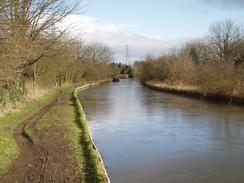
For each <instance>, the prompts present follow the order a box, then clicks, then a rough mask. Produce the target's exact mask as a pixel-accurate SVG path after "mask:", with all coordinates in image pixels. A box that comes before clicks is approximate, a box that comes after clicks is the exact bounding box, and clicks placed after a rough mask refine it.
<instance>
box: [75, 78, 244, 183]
mask: <svg viewBox="0 0 244 183" xmlns="http://www.w3.org/2000/svg"><path fill="white" fill-rule="evenodd" d="M79 96H80V99H81V102H82V105H83V107H84V109H85V112H86V115H87V118H88V120H89V126H90V128H91V131H92V134H93V137H94V140H95V142H96V144H97V146H98V148H99V151H100V152H101V154H102V157H103V159H104V162H105V164H106V166H107V170H108V173H109V176H110V178H111V180H112V182H113V183H244V107H238V106H231V105H228V104H220V103H215V102H206V101H201V100H195V99H190V98H185V97H181V96H177V95H171V94H165V93H161V92H157V91H153V90H150V89H148V88H145V87H144V86H142V85H141V84H140V83H139V82H137V81H134V80H125V81H122V82H120V83H110V84H106V85H102V86H98V87H95V88H90V89H87V90H84V91H81V92H80V95H79Z"/></svg>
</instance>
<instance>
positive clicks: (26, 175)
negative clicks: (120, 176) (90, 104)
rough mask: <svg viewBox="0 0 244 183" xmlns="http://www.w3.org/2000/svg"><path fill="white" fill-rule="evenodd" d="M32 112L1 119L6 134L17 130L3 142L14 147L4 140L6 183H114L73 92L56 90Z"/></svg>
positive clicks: (32, 104) (34, 105) (1, 178)
mask: <svg viewBox="0 0 244 183" xmlns="http://www.w3.org/2000/svg"><path fill="white" fill-rule="evenodd" d="M101 82H105V81H101ZM101 82H96V84H98V83H101ZM106 82H107V81H106ZM86 85H87V84H85V83H84V84H83V86H86ZM88 85H89V86H90V84H88ZM92 85H93V84H92ZM75 91H77V90H75ZM26 107H27V108H24V109H23V110H20V111H18V112H17V113H16V114H15V113H14V114H9V115H8V116H6V117H3V118H0V119H1V120H0V127H1V128H0V130H4V129H8V128H10V126H11V130H10V131H8V133H7V131H6V130H4V131H5V135H6V137H5V136H3V135H4V134H1V137H4V138H7V137H8V138H9V139H10V140H11V141H10V140H9V141H10V142H12V143H13V145H12V144H10V143H8V141H7V140H5V139H1V142H0V152H1V155H0V157H1V162H0V168H1V172H0V173H1V174H0V182H6V183H8V182H9V183H10V182H16V181H18V182H26V181H31V182H48V181H49V180H53V181H55V182H82V183H87V182H89V183H92V182H94V183H95V182H96V183H97V182H98V183H100V182H101V183H107V182H109V180H108V179H107V174H106V170H105V169H104V166H103V164H102V163H101V160H100V159H99V158H100V156H99V154H98V152H97V150H96V149H94V148H93V146H94V144H93V143H92V140H91V136H90V133H89V130H88V127H87V124H86V120H85V117H84V114H83V112H82V110H81V108H80V104H79V101H78V99H77V98H76V92H74V88H73V87H72V86H66V87H63V88H57V89H54V90H52V91H50V92H48V93H47V94H45V95H44V96H43V99H42V98H41V99H40V101H39V99H35V101H30V104H28V105H27V106H26ZM26 116H27V117H26ZM15 118H16V119H15ZM22 118H23V120H21V119H22ZM13 119H14V121H13V122H12V120H13ZM10 122H12V123H11V124H10ZM2 128H3V129H2ZM2 140H3V141H2ZM12 146H13V147H12ZM15 149H16V151H17V153H16V154H14V153H15V151H14V150H15ZM2 152H3V153H5V154H2ZM12 154H13V155H12ZM3 155H5V156H3ZM14 155H15V157H13V159H9V158H8V157H12V156H14ZM5 160H6V161H5ZM10 160H11V161H10Z"/></svg>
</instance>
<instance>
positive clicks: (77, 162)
mask: <svg viewBox="0 0 244 183" xmlns="http://www.w3.org/2000/svg"><path fill="white" fill-rule="evenodd" d="M64 93H65V94H64V98H63V99H62V101H61V102H59V104H58V105H56V106H54V107H53V108H51V109H50V110H49V111H48V112H47V113H46V114H45V115H43V116H42V118H41V119H40V120H39V121H38V123H37V126H36V129H37V130H38V132H39V133H45V132H46V131H47V129H49V128H56V129H61V130H62V132H63V134H64V139H65V140H66V141H67V142H68V144H69V147H70V150H71V152H72V153H71V159H72V160H73V164H74V166H75V167H77V169H78V170H79V174H80V180H81V182H82V183H105V182H107V181H106V177H105V174H104V170H103V166H102V164H101V162H100V161H99V157H98V154H97V152H96V151H95V150H94V149H93V146H92V143H91V141H90V138H89V131H88V126H87V122H86V120H85V118H84V113H83V111H82V108H81V105H80V103H79V101H78V99H77V98H76V97H75V95H74V89H73V88H72V87H69V88H66V89H64ZM27 129H30V128H28V126H27ZM27 132H29V134H28V135H29V136H30V137H31V135H32V132H31V130H27Z"/></svg>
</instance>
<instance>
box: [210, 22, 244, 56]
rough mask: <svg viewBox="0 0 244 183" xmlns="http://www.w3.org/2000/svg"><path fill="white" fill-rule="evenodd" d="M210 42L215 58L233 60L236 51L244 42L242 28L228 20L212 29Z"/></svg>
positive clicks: (213, 26)
mask: <svg viewBox="0 0 244 183" xmlns="http://www.w3.org/2000/svg"><path fill="white" fill-rule="evenodd" d="M208 40H209V48H210V51H211V53H212V54H213V57H214V58H217V59H223V60H232V59H233V53H234V51H235V49H236V48H237V47H238V44H239V43H240V42H241V41H242V40H243V34H242V30H241V27H240V26H238V25H236V24H235V23H234V22H233V21H231V20H226V21H224V22H218V23H216V24H213V25H212V26H211V27H210V29H209V39H208Z"/></svg>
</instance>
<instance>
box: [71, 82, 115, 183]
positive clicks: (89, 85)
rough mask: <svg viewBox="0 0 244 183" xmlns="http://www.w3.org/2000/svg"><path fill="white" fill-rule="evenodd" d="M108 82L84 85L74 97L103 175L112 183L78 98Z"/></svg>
mask: <svg viewBox="0 0 244 183" xmlns="http://www.w3.org/2000/svg"><path fill="white" fill-rule="evenodd" d="M106 82H109V81H108V80H104V81H98V82H93V83H88V84H85V85H83V86H81V87H77V88H76V89H75V91H74V97H75V99H76V101H77V104H78V105H79V108H80V112H81V115H82V116H83V123H84V125H85V128H86V129H87V131H88V134H89V139H90V143H91V144H92V147H93V149H94V151H95V152H96V154H97V156H98V159H99V161H100V163H101V166H102V167H101V168H102V169H103V173H104V176H105V177H106V181H107V182H108V183H111V180H110V178H109V176H108V173H107V170H106V167H105V164H104V161H103V159H102V156H101V154H100V152H99V150H98V148H97V146H96V143H95V142H94V140H93V137H92V134H91V130H90V127H89V125H88V122H87V119H86V115H85V113H84V111H83V107H82V105H81V103H80V100H79V98H78V92H79V91H81V90H85V89H88V88H90V87H94V86H97V85H99V84H102V83H106Z"/></svg>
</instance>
